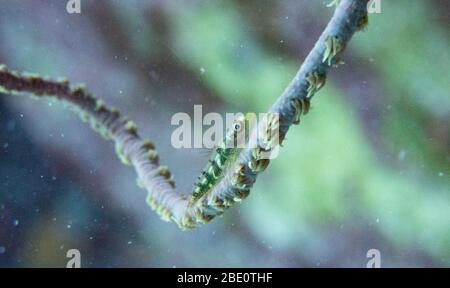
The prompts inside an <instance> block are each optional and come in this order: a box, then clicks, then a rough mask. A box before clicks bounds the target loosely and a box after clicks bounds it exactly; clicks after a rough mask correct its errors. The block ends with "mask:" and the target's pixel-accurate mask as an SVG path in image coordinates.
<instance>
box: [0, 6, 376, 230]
mask: <svg viewBox="0 0 450 288" xmlns="http://www.w3.org/2000/svg"><path fill="white" fill-rule="evenodd" d="M334 2H336V3H339V5H338V7H337V8H336V11H335V13H334V16H333V18H332V19H331V21H330V22H329V24H328V25H327V27H326V29H325V31H324V32H323V33H322V35H321V36H320V38H319V40H318V41H317V42H316V44H315V46H314V48H313V49H312V51H311V52H310V53H309V55H308V57H307V58H306V59H305V61H304V63H303V65H302V66H301V67H300V70H299V71H298V72H297V74H296V75H295V77H294V79H293V80H292V81H291V83H290V84H289V85H288V87H287V88H286V89H285V91H284V92H283V94H282V95H281V96H280V97H279V98H278V99H277V101H276V102H275V104H273V106H272V107H271V108H270V109H269V112H272V113H277V114H278V115H279V119H277V120H276V121H275V120H274V121H270V124H269V126H271V128H278V129H279V136H280V139H279V141H280V143H281V142H282V141H283V139H284V138H285V135H286V133H287V131H288V129H289V127H290V126H291V125H292V124H298V123H299V122H300V119H299V118H300V115H302V114H306V113H307V112H308V110H309V106H310V100H311V98H312V97H313V96H314V94H315V93H316V92H317V91H318V90H319V89H320V88H322V87H323V85H324V84H325V80H326V75H327V73H328V71H329V70H330V68H331V67H333V66H334V65H336V64H338V63H339V56H340V54H341V53H342V51H343V50H344V48H345V46H346V44H347V43H348V42H349V41H350V39H351V37H352V36H353V34H354V33H355V32H356V31H358V30H360V29H362V28H363V27H364V26H365V24H366V23H367V3H368V0H342V1H333V3H334ZM0 87H1V88H2V90H3V92H7V93H13V94H16V93H23V92H25V93H30V94H31V95H34V96H36V97H44V96H49V97H54V98H56V99H59V100H61V101H62V102H64V103H65V104H67V105H68V106H69V107H70V108H71V109H72V110H74V111H75V112H77V113H78V114H79V116H80V117H81V119H82V120H83V121H86V122H89V123H90V125H91V127H92V128H93V129H94V130H95V131H97V132H98V133H99V134H100V135H101V136H103V137H105V138H107V139H111V140H113V141H114V142H115V145H116V152H117V154H118V156H119V158H120V159H121V161H122V162H123V163H124V164H127V165H132V166H133V167H134V168H135V170H136V172H137V175H138V185H139V186H140V187H142V188H144V189H146V190H147V191H148V196H147V203H148V204H149V205H150V206H151V207H152V209H154V210H156V212H157V213H158V214H159V215H160V216H161V218H162V219H164V220H167V221H173V222H175V223H176V224H178V226H179V227H180V228H182V229H186V228H193V227H195V226H196V225H197V224H199V223H206V222H209V221H210V220H211V219H213V218H214V217H215V216H217V215H221V214H223V212H224V211H225V209H226V208H228V207H230V206H232V205H233V204H234V203H235V202H239V201H241V200H242V199H244V198H245V197H247V196H248V194H249V193H250V189H251V187H252V186H253V183H254V182H255V181H256V177H257V175H258V174H259V173H260V172H262V171H263V170H265V168H266V167H267V166H268V164H269V160H268V159H262V158H260V157H259V155H260V154H261V152H262V151H263V149H264V148H262V147H257V148H245V149H243V150H242V152H240V154H239V155H238V157H237V158H236V160H235V161H234V162H233V163H232V164H231V165H229V166H228V167H227V169H226V170H225V171H224V172H223V177H222V178H221V179H220V181H218V182H217V183H216V184H215V186H214V187H212V188H211V189H210V190H208V191H207V193H205V194H204V195H202V196H201V197H199V198H198V199H197V198H196V199H194V201H192V198H191V197H193V196H192V195H186V194H181V193H178V192H177V191H176V189H175V182H174V181H173V179H171V173H170V170H169V169H168V168H167V167H166V166H161V165H160V164H159V157H158V153H157V152H156V150H155V147H154V145H153V143H152V142H150V141H149V140H144V139H142V138H141V137H140V136H139V134H138V132H137V127H136V125H135V124H134V123H133V122H132V121H130V120H128V119H127V118H126V117H124V116H121V114H120V113H119V111H118V110H117V109H115V108H111V107H108V106H107V105H105V104H104V103H103V102H102V101H101V100H98V99H96V98H95V97H93V96H92V95H91V94H90V93H88V92H87V91H86V90H85V89H84V88H83V87H81V86H72V85H70V84H69V82H68V81H66V80H61V81H54V80H50V79H43V78H41V77H39V76H36V75H29V74H19V73H16V72H12V71H10V70H8V69H7V68H6V67H5V66H1V67H0ZM255 137H256V136H255Z"/></svg>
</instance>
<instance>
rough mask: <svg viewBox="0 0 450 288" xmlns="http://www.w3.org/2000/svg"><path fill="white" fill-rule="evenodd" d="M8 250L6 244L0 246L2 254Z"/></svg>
mask: <svg viewBox="0 0 450 288" xmlns="http://www.w3.org/2000/svg"><path fill="white" fill-rule="evenodd" d="M5 252H6V248H5V246H0V254H3V253H5Z"/></svg>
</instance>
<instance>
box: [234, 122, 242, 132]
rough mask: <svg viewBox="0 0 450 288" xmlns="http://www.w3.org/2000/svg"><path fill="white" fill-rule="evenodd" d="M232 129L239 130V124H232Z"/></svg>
mask: <svg viewBox="0 0 450 288" xmlns="http://www.w3.org/2000/svg"><path fill="white" fill-rule="evenodd" d="M233 129H234V130H235V131H239V130H241V124H240V123H234V124H233Z"/></svg>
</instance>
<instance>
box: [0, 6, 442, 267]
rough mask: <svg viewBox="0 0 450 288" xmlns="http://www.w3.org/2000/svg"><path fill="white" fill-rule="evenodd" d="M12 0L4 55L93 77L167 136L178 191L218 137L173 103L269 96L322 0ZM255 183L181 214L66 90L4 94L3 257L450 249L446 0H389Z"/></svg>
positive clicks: (226, 258)
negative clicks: (232, 199)
mask: <svg viewBox="0 0 450 288" xmlns="http://www.w3.org/2000/svg"><path fill="white" fill-rule="evenodd" d="M66 2H67V1H63V0H22V1H9V0H0V37H1V38H0V39H1V40H0V41H1V43H2V45H1V46H0V63H4V64H6V65H8V67H10V68H11V69H15V70H19V71H30V72H36V73H39V74H41V75H44V76H51V77H54V78H57V77H62V76H64V77H67V78H68V79H70V80H71V81H73V82H81V83H85V84H86V86H87V88H88V89H89V90H90V91H91V92H92V93H93V94H94V95H96V96H97V97H99V98H102V99H104V100H105V101H106V102H108V103H110V104H112V105H114V106H117V107H120V108H121V110H122V111H123V112H124V113H125V114H127V115H128V116H129V117H130V118H132V119H134V120H135V121H136V122H137V124H138V125H139V128H140V131H141V134H142V135H144V136H147V137H149V138H151V139H153V140H154V142H155V143H156V145H157V149H158V151H159V152H160V155H161V159H162V163H163V164H167V165H169V166H170V167H171V169H172V171H173V172H174V174H175V178H176V180H177V181H178V187H179V189H180V190H182V191H190V189H191V186H192V183H193V181H194V179H195V177H196V176H197V174H198V173H199V171H200V169H201V168H202V166H203V165H204V164H205V163H206V161H207V158H208V155H205V153H202V151H199V150H198V149H181V150H177V149H175V148H173V147H172V145H171V143H170V136H171V133H172V131H173V129H174V127H173V126H171V125H170V119H171V117H172V115H173V114H174V113H176V112H186V113H189V114H192V113H193V105H194V104H202V105H203V111H204V113H207V112H220V113H225V112H237V111H242V112H246V111H253V112H264V111H265V110H267V108H268V107H269V106H270V105H271V103H273V102H274V100H275V99H276V98H277V97H278V96H279V95H280V94H281V92H282V91H283V89H284V87H286V85H287V83H288V82H289V81H290V80H291V78H292V77H293V76H294V74H295V72H296V70H297V69H298V67H299V65H300V64H301V62H302V60H303V59H304V58H305V57H306V55H307V53H308V51H309V50H310V49H311V48H312V47H313V45H314V43H315V41H316V39H317V38H318V37H319V35H320V33H321V31H322V30H323V28H324V27H325V25H326V23H327V22H328V20H329V19H330V17H331V15H332V12H333V10H332V9H330V8H326V7H325V4H326V1H306V0H302V1H300V0H283V1H275V0H271V1H268V0H264V1H256V0H251V1H237V0H230V1H220V0H215V1H205V0H203V1H201V0H193V1H163V0H159V1H156V0H149V1H144V0H134V1H131V0H128V1H118V0H115V1H114V0H110V1H106V0H101V1H100V0H95V1H94V0H81V14H68V13H67V12H66ZM381 3H382V11H381V13H380V14H371V15H370V25H369V26H368V28H367V30H366V31H365V32H362V33H358V34H357V35H356V36H355V37H354V38H353V40H352V41H351V43H350V44H349V46H348V49H347V50H346V52H345V55H344V60H345V62H346V65H343V66H340V67H339V68H338V69H334V70H333V71H332V73H331V74H330V77H329V78H328V83H327V86H326V88H324V89H323V90H321V91H320V92H319V93H318V94H317V95H316V97H315V98H314V101H313V109H312V111H311V112H310V114H308V115H307V117H305V118H304V120H303V121H302V124H301V125H300V126H298V127H294V128H293V129H291V130H290V132H289V134H288V136H287V141H286V142H285V144H284V147H283V148H282V150H281V153H280V156H279V157H278V158H277V159H276V160H274V161H273V162H272V165H271V166H270V167H269V168H268V170H267V171H266V172H264V174H263V175H261V176H260V177H259V179H258V181H257V182H256V184H255V187H254V189H253V190H252V193H251V196H250V197H249V198H248V199H247V200H246V201H244V202H243V203H242V204H241V205H237V206H235V207H233V208H232V209H230V210H229V211H227V213H225V215H224V217H222V218H218V219H216V220H215V221H213V222H212V223H210V224H208V225H205V226H202V227H200V228H199V229H197V230H193V231H187V232H183V231H180V230H179V229H178V228H177V227H176V226H175V225H173V224H168V223H165V222H162V221H161V220H160V219H159V218H158V216H157V215H156V214H155V213H154V212H152V211H151V210H150V208H149V207H147V206H146V204H145V201H144V200H145V196H146V195H145V192H144V191H143V190H140V189H139V188H138V187H137V186H136V184H135V177H136V176H135V173H134V171H133V170H132V169H130V168H129V167H125V166H123V165H121V164H120V162H119V161H118V160H117V157H116V156H115V154H114V149H113V144H112V143H107V142H104V141H103V140H102V139H101V138H100V137H98V136H97V135H96V134H95V133H94V132H93V131H91V130H90V129H89V128H88V127H87V126H85V125H84V124H83V123H81V122H80V121H79V120H78V119H77V117H76V115H73V114H72V113H68V111H67V110H64V109H63V108H62V106H61V105H60V104H59V103H56V102H53V101H49V100H41V101H39V102H36V101H32V100H30V99H29V98H27V97H13V96H10V95H6V94H3V95H1V97H0V266H1V267H36V266H39V267H42V266H44V267H47V266H50V267H65V263H66V262H67V260H68V259H67V258H66V257H65V256H66V252H67V250H69V249H71V248H75V249H79V250H80V251H81V256H82V266H83V267H124V266H132V267H191V266H193V267H203V266H207V267H223V266H224V267H255V266H256V267H328V266H331V267H347V266H350V267H365V265H366V262H367V261H368V260H369V259H367V258H366V252H367V251H368V250H369V249H378V250H380V252H381V261H382V266H384V267H399V266H401V267H405V266H406V267H435V266H449V265H450V177H449V176H450V97H449V96H450V95H449V94H450V81H449V75H450V58H449V49H450V33H449V25H450V5H449V2H448V1H445V0H432V1H424V0H415V1H409V0H401V1H400V0H396V1H387V0H382V1H381Z"/></svg>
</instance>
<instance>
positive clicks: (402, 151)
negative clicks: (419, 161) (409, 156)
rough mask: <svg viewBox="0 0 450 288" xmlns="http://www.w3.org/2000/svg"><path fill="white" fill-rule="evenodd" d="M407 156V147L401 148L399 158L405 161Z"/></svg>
mask: <svg viewBox="0 0 450 288" xmlns="http://www.w3.org/2000/svg"><path fill="white" fill-rule="evenodd" d="M405 157H406V151H405V149H402V150H400V152H399V153H398V160H400V161H403V160H405Z"/></svg>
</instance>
